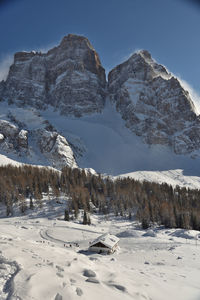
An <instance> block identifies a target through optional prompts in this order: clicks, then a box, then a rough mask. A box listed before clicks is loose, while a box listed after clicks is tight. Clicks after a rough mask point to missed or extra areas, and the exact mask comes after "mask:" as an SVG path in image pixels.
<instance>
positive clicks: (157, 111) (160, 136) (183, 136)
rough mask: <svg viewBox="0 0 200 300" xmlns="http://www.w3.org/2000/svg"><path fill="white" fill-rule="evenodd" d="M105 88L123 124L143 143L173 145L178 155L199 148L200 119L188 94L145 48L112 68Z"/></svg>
mask: <svg viewBox="0 0 200 300" xmlns="http://www.w3.org/2000/svg"><path fill="white" fill-rule="evenodd" d="M108 90H109V94H110V98H111V101H112V102H114V103H115V105H116V108H117V110H118V111H119V112H120V113H121V115H122V118H123V119H124V120H125V122H126V126H127V127H128V128H130V129H131V131H133V132H134V133H135V134H136V135H138V136H141V137H142V139H143V141H144V142H145V143H147V144H150V145H151V144H161V145H167V146H172V147H173V150H174V151H175V153H177V154H187V153H191V152H194V151H195V150H199V149H200V121H199V117H197V115H196V112H195V107H194V104H193V102H192V100H191V98H190V96H189V93H188V92H187V91H185V90H184V89H183V87H182V86H181V84H180V82H179V81H178V79H176V78H175V77H173V76H172V75H171V74H170V73H168V71H167V70H166V69H165V68H164V67H163V66H162V65H159V64H157V63H156V62H155V61H154V60H153V59H152V58H151V55H150V54H149V53H148V52H147V51H145V50H143V51H140V52H138V53H135V54H133V55H132V56H131V57H130V58H129V59H128V60H127V61H126V62H124V63H122V64H121V65H119V66H117V67H116V68H114V69H113V70H112V71H111V72H110V73H109V76H108Z"/></svg>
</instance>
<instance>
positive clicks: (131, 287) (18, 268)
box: [0, 199, 200, 300]
mask: <svg viewBox="0 0 200 300" xmlns="http://www.w3.org/2000/svg"><path fill="white" fill-rule="evenodd" d="M46 200H47V202H46V205H45V204H44V207H43V209H42V211H43V212H42V213H41V210H40V212H39V211H38V212H37V211H36V212H33V213H30V211H29V215H27V216H23V217H14V218H1V219H0V227H1V235H0V251H1V255H0V299H2V300H6V299H12V300H13V299H14V300H19V299H23V300H30V299H34V300H40V299H52V300H58V299H59V300H61V299H62V300H75V299H83V300H88V299H96V300H102V299H105V300H107V299H109V300H121V299H125V300H133V299H134V300H144V299H146V300H161V299H162V300H169V299H176V300H193V299H194V300H195V299H196V300H198V299H200V287H199V274H200V273H199V272H200V271H199V270H200V240H198V236H199V234H200V233H199V232H197V231H192V230H190V231H187V230H182V229H170V230H166V229H163V228H152V229H151V230H147V231H144V230H140V229H139V228H138V224H137V223H136V222H134V221H131V222H130V221H127V220H125V219H122V218H121V217H118V218H116V217H114V216H112V215H109V216H106V217H104V216H101V215H94V216H92V217H91V220H92V225H91V226H88V225H81V224H79V223H78V222H76V223H73V222H64V221H62V220H59V219H58V218H60V219H61V218H62V217H63V211H64V207H65V204H64V203H63V205H61V204H56V201H54V205H53V202H52V200H48V199H46ZM81 218H82V216H80V219H81ZM103 233H110V234H113V235H115V236H117V237H119V239H120V241H119V246H120V249H118V251H117V252H116V253H114V254H113V255H101V254H95V253H88V252H87V249H88V246H89V242H91V241H93V240H94V239H95V238H97V237H98V236H99V235H102V234H103ZM70 245H71V247H70ZM85 270H89V272H88V271H87V273H92V274H93V275H95V277H92V278H89V277H87V276H85V275H84V272H85ZM91 271H92V272H91ZM90 281H93V282H90Z"/></svg>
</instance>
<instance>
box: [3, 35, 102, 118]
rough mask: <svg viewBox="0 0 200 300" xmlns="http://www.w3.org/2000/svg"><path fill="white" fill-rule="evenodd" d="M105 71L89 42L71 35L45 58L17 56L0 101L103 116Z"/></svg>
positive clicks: (35, 54)
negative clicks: (98, 113)
mask: <svg viewBox="0 0 200 300" xmlns="http://www.w3.org/2000/svg"><path fill="white" fill-rule="evenodd" d="M105 85H106V79H105V71H104V69H103V67H102V66H101V63H100V60H99V56H98V54H97V53H96V52H95V50H94V49H93V47H92V46H91V44H90V42H89V41H88V39H87V38H85V37H81V36H76V35H71V34H70V35H68V36H66V37H64V38H63V40H62V42H61V43H60V45H59V46H58V47H55V48H53V49H51V50H50V51H48V52H47V53H45V54H42V53H38V52H30V53H28V52H18V53H16V54H15V57H14V63H13V65H12V66H11V67H10V71H9V74H8V78H7V80H6V82H2V83H1V86H0V98H2V99H4V100H8V102H9V103H12V102H15V103H17V104H18V105H19V106H23V105H31V106H33V107H36V108H40V109H42V108H45V107H46V105H48V104H51V105H53V106H54V107H56V108H58V109H59V110H60V111H61V113H62V114H66V115H75V116H80V115H82V114H85V113H87V114H88V113H94V112H100V111H101V110H102V108H103V107H104V101H105Z"/></svg>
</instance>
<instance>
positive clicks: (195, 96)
mask: <svg viewBox="0 0 200 300" xmlns="http://www.w3.org/2000/svg"><path fill="white" fill-rule="evenodd" d="M176 77H177V78H178V80H179V81H180V83H181V85H182V87H183V88H184V90H186V91H188V92H189V95H190V98H191V99H192V101H193V103H194V106H195V108H196V113H197V114H198V115H199V114H200V95H199V93H198V92H197V91H196V90H195V89H194V88H193V87H192V86H191V84H189V83H188V82H187V81H185V80H184V79H182V78H181V77H180V76H176Z"/></svg>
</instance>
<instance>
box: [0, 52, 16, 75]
mask: <svg viewBox="0 0 200 300" xmlns="http://www.w3.org/2000/svg"><path fill="white" fill-rule="evenodd" d="M13 58H14V57H13V55H11V54H8V55H5V56H4V57H2V59H1V60H0V81H2V80H6V78H7V76H8V72H9V68H10V66H11V64H12V63H13Z"/></svg>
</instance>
